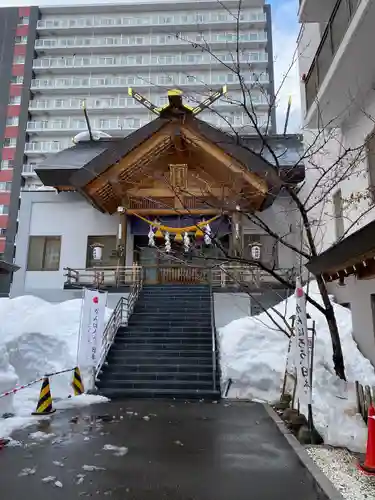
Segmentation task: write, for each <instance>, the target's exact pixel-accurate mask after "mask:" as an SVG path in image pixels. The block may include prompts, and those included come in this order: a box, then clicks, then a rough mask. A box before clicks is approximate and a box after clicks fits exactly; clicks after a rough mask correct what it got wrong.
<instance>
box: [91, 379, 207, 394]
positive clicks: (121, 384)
mask: <svg viewBox="0 0 375 500" xmlns="http://www.w3.org/2000/svg"><path fill="white" fill-rule="evenodd" d="M95 385H96V386H97V387H99V388H100V387H103V386H104V387H107V388H109V387H111V388H122V389H132V388H135V389H136V388H139V389H148V390H153V389H169V388H170V389H174V390H178V389H191V390H193V391H194V390H196V389H210V388H212V385H213V382H212V379H211V380H151V379H149V380H111V381H110V383H108V382H107V381H101V380H98V381H97V382H96V383H95Z"/></svg>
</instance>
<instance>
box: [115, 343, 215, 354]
mask: <svg viewBox="0 0 375 500" xmlns="http://www.w3.org/2000/svg"><path fill="white" fill-rule="evenodd" d="M112 349H113V350H114V351H123V350H124V351H127V350H129V349H130V350H134V349H137V350H138V351H142V352H143V351H150V352H155V353H158V352H164V351H181V352H190V351H208V352H209V351H211V350H212V343H211V342H210V343H207V342H206V343H203V344H198V343H193V344H181V342H180V343H171V342H167V343H166V344H161V343H154V344H152V343H151V342H148V343H143V344H134V343H129V342H115V343H114V344H113V346H112Z"/></svg>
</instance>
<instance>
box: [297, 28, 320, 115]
mask: <svg viewBox="0 0 375 500" xmlns="http://www.w3.org/2000/svg"><path fill="white" fill-rule="evenodd" d="M320 39H321V35H320V25H319V23H305V24H304V25H303V26H302V28H301V32H300V34H299V37H298V40H297V44H298V65H299V74H300V82H301V84H300V86H301V107H302V115H303V116H304V115H305V113H306V97H305V84H304V83H303V82H302V75H307V74H308V72H309V70H310V66H311V64H312V62H313V59H314V57H315V54H316V51H317V49H318V46H319V43H320Z"/></svg>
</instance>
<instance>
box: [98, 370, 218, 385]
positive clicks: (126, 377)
mask: <svg viewBox="0 0 375 500" xmlns="http://www.w3.org/2000/svg"><path fill="white" fill-rule="evenodd" d="M99 379H100V381H101V382H102V383H103V382H104V381H105V383H106V385H108V386H109V385H111V384H112V381H123V382H134V381H142V380H143V381H148V380H151V381H154V380H159V381H168V380H175V381H183V382H189V381H193V382H199V381H205V382H209V383H212V372H211V373H181V372H169V373H163V372H154V373H151V372H132V373H119V372H116V373H112V372H110V371H108V372H107V373H103V374H101V375H100V377H99Z"/></svg>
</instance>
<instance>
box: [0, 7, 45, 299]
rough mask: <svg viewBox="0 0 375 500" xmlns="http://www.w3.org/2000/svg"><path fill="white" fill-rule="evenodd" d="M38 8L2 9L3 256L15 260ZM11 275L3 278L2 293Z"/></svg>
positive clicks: (0, 254) (0, 231) (0, 241)
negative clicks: (15, 242)
mask: <svg viewBox="0 0 375 500" xmlns="http://www.w3.org/2000/svg"><path fill="white" fill-rule="evenodd" d="M38 16H39V13H38V9H37V8H36V7H32V8H29V7H20V8H2V9H0V75H1V78H0V155H1V156H0V259H1V258H4V259H5V260H7V261H9V262H12V261H13V257H14V241H15V235H16V231H17V213H18V207H19V194H20V187H21V179H22V178H21V172H22V165H23V163H24V149H25V141H26V136H25V131H26V124H27V121H28V106H29V98H30V91H29V89H30V84H31V79H32V64H33V58H34V44H35V38H36V23H37V20H38ZM9 282H10V275H5V274H3V275H2V276H1V277H0V295H1V294H2V293H6V292H7V291H8V289H9Z"/></svg>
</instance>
